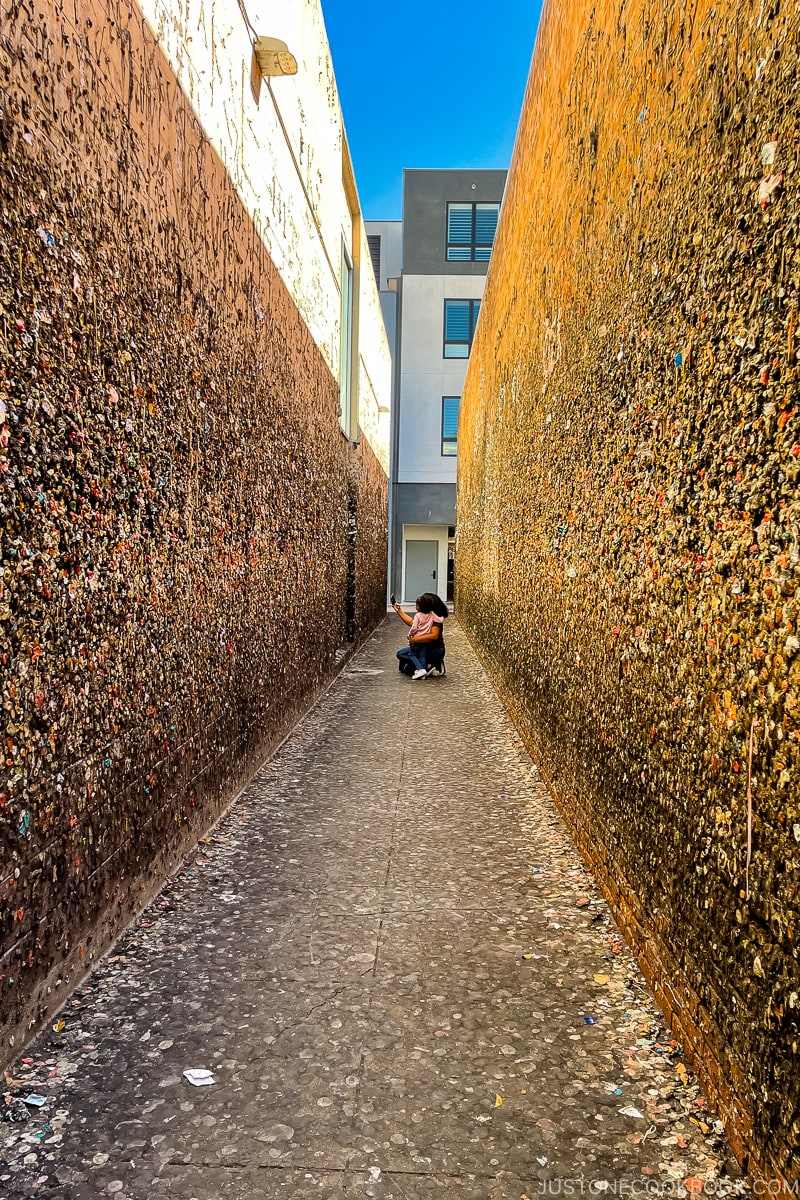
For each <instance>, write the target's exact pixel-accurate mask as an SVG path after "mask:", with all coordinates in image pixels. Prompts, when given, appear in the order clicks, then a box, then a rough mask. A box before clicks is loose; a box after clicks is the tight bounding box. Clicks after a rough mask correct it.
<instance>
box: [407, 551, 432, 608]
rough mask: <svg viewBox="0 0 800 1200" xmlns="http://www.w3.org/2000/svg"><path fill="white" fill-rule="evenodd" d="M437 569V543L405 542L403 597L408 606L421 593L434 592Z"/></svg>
mask: <svg viewBox="0 0 800 1200" xmlns="http://www.w3.org/2000/svg"><path fill="white" fill-rule="evenodd" d="M438 567H439V543H438V542H432V541H418V540H417V539H416V538H415V539H413V540H412V539H410V538H409V539H408V540H407V541H406V581H405V588H404V590H403V595H404V597H405V602H406V603H407V604H410V603H411V602H412V601H414V600H416V598H417V596H421V595H422V593H423V592H436V591H437V587H436V578H437V572H438Z"/></svg>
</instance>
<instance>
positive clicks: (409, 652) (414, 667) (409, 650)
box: [397, 646, 428, 675]
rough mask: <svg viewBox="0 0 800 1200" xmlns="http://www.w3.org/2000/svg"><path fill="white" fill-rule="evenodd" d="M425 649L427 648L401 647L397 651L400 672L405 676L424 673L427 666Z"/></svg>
mask: <svg viewBox="0 0 800 1200" xmlns="http://www.w3.org/2000/svg"><path fill="white" fill-rule="evenodd" d="M427 649H428V647H427V646H401V647H400V649H399V650H398V651H397V661H398V662H399V663H400V670H401V671H404V672H405V674H406V675H410V674H413V672H414V671H424V670H425V668H426V667H427V665H428V663H427V657H426V651H427Z"/></svg>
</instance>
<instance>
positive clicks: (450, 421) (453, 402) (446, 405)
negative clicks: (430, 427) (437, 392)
mask: <svg viewBox="0 0 800 1200" xmlns="http://www.w3.org/2000/svg"><path fill="white" fill-rule="evenodd" d="M460 405H461V397H460V396H442V454H443V455H444V456H445V457H446V458H447V457H450V456H451V455H453V454H457V453H458V409H459V406H460Z"/></svg>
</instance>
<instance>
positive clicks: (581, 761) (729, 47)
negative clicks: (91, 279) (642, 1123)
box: [456, 0, 800, 1178]
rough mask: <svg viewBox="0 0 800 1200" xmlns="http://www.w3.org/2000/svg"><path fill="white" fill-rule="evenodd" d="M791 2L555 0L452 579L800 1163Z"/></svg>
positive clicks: (590, 836)
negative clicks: (579, 0)
mask: <svg viewBox="0 0 800 1200" xmlns="http://www.w3.org/2000/svg"><path fill="white" fill-rule="evenodd" d="M798 40H800V20H799V19H798V16H797V13H796V10H795V8H794V7H792V8H791V9H790V8H789V7H788V6H782V5H779V4H777V3H773V4H765V3H761V4H757V3H756V4H750V3H745V4H733V3H730V2H728V0H724V2H723V3H716V4H714V5H713V6H712V5H711V4H710V3H708V2H707V0H697V2H696V3H692V4H690V5H689V6H688V8H687V7H686V6H685V5H684V4H683V3H680V4H679V3H665V2H664V0H655V3H650V4H647V5H644V4H640V3H626V4H622V5H621V6H620V5H619V4H617V3H615V4H612V3H610V2H609V0H600V2H599V3H597V4H593V5H589V4H577V5H567V4H565V3H558V2H555V0H554V2H552V3H549V4H548V5H547V7H546V12H545V15H544V19H543V24H542V27H541V30H540V34H539V39H538V43H537V47H536V52H535V54H534V61H533V65H532V70H531V76H530V80H529V84H528V90H527V95H526V100H525V106H524V111H523V116H522V120H521V124H520V129H519V134H518V139H517V145H516V149H515V156H514V160H513V163H512V170H511V175H510V178H509V184H508V188H507V192H506V198H505V203H504V211H503V215H502V218H501V227H500V230H499V234H498V239H497V243H496V248H495V251H494V257H493V259H492V264H491V267H490V271H489V277H488V282H487V290H486V294H485V299H484V303H483V307H482V311H481V318H480V325H479V330H478V337H477V341H476V344H475V347H474V350H473V354H472V359H471V362H470V368H469V374H468V379H467V383H466V387H465V396H464V401H463V405H462V415H461V425H460V430H459V492H458V580H457V596H456V599H457V607H458V611H459V614H460V616H461V617H462V619H463V620H464V622H465V623H466V625H467V627H468V629H469V630H470V633H471V636H472V638H473V639H474V640H475V642H476V644H477V645H478V647H479V648H480V650H481V653H482V655H483V657H484V660H485V661H486V663H487V664H488V666H489V669H490V671H491V673H492V676H493V678H494V679H495V681H496V682H497V684H498V686H499V688H500V690H501V691H502V693H503V694H504V695H505V697H506V699H507V701H508V704H509V707H510V708H511V710H512V712H513V713H514V715H515V718H516V720H517V723H518V725H519V727H520V728H521V729H522V730H523V731H524V734H525V736H526V737H527V739H528V741H529V744H530V745H531V747H532V748H534V752H535V754H536V756H537V760H538V762H539V763H540V765H541V767H542V770H543V771H544V772H545V773H546V775H547V777H548V779H549V780H550V782H551V784H552V786H553V790H554V792H555V794H556V796H557V798H558V800H559V802H560V804H561V806H562V808H563V811H564V812H565V814H566V816H567V819H568V821H569V822H570V824H571V826H572V828H573V830H574V832H575V835H576V837H577V840H578V842H579V844H580V845H581V846H582V848H583V850H584V852H585V854H586V856H587V858H588V859H589V860H590V861H591V862H592V864H593V866H594V868H595V870H596V873H597V875H598V878H599V879H600V880H601V881H602V883H603V885H604V887H605V889H606V891H607V894H608V896H609V898H610V900H611V902H612V904H613V906H614V908H615V911H616V914H617V916H618V918H619V920H620V922H621V924H622V925H623V927H624V928H625V930H626V931H627V934H628V937H629V938H630V940H631V943H632V945H633V947H634V948H635V950H636V952H637V954H638V957H639V960H640V962H641V964H642V966H643V968H644V970H645V973H646V974H647V975H648V977H649V978H650V980H651V982H652V983H653V984H654V986H655V987H656V994H657V996H658V997H659V999H660V1001H661V1004H662V1006H663V1008H664V1011H665V1012H666V1014H667V1015H668V1017H669V1018H670V1020H671V1022H672V1025H673V1028H674V1029H675V1031H676V1033H677V1034H678V1035H679V1037H680V1038H681V1040H682V1042H683V1044H684V1046H685V1047H686V1050H687V1053H688V1055H689V1056H690V1057H691V1058H693V1059H694V1060H695V1062H696V1065H697V1067H698V1069H699V1071H700V1074H701V1077H702V1078H703V1081H704V1083H705V1086H706V1087H707V1088H708V1089H709V1091H710V1092H711V1094H712V1096H713V1098H714V1099H715V1100H716V1102H717V1103H718V1104H719V1106H720V1110H721V1113H722V1115H723V1117H724V1120H725V1122H726V1126H727V1130H728V1133H729V1136H730V1138H731V1141H732V1144H733V1146H734V1148H735V1150H736V1151H737V1153H738V1154H739V1155H740V1157H741V1158H742V1159H743V1160H745V1161H748V1162H749V1165H750V1166H751V1167H752V1168H753V1169H754V1170H761V1171H763V1172H765V1173H770V1174H783V1175H785V1176H786V1177H790V1178H794V1177H796V1176H797V1174H798V1146H800V1107H799V1104H800V1069H798V1068H799V1064H798V1047H799V1045H800V1028H799V1023H798V1016H799V1015H800V1000H799V999H798V996H799V995H800V972H799V971H798V937H800V926H799V924H798V912H799V902H800V897H799V896H798V885H799V884H800V845H799V844H798V843H800V744H798V720H797V718H798V698H799V697H800V659H799V657H798V649H800V642H798V631H797V617H798V598H797V582H798V567H799V565H800V547H799V546H798V518H800V486H799V485H798V474H799V472H800V404H799V403H798V395H797V354H796V345H797V305H798V292H797V289H798V266H800V247H799V246H798V219H799V218H800V191H799V190H798V173H797V167H798V155H800V129H798V124H797V102H798V97H797V80H798V49H797V47H798Z"/></svg>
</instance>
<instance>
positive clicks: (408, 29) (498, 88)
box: [322, 0, 541, 220]
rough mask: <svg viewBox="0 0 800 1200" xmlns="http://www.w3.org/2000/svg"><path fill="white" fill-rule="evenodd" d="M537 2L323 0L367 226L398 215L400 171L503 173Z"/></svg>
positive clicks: (524, 77) (533, 37)
mask: <svg viewBox="0 0 800 1200" xmlns="http://www.w3.org/2000/svg"><path fill="white" fill-rule="evenodd" d="M540 8H541V4H540V0H528V2H527V3H526V2H524V0H484V2H483V3H478V2H477V0H460V3H459V4H457V5H451V4H447V3H443V2H442V0H426V3H421V2H420V0H394V3H391V4H388V3H385V0H384V2H383V3H382V2H381V0H371V2H370V3H367V0H322V10H323V13H324V16H325V25H326V27H327V30H328V40H329V42H330V46H331V53H332V55H333V66H334V71H335V72H336V83H337V86H338V89H339V96H340V99H341V103H342V109H343V111H344V120H345V126H346V128H347V140H348V142H349V143H350V151H351V154H352V156H353V166H354V169H355V175H356V182H357V184H358V191H359V196H360V198H361V208H362V211H363V213H364V216H365V217H366V218H367V219H368V220H380V219H385V220H392V219H398V218H399V217H400V215H401V212H400V209H401V200H402V174H403V168H404V167H495V168H496V167H507V166H508V164H509V162H510V160H511V151H512V149H513V147H514V134H515V131H516V127H517V121H518V119H519V113H520V108H521V106H522V97H523V94H524V91H525V84H526V82H527V78H528V68H529V66H530V60H531V54H532V53H533V45H534V42H535V40H536V29H537V26H538V23H539V13H540Z"/></svg>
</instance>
